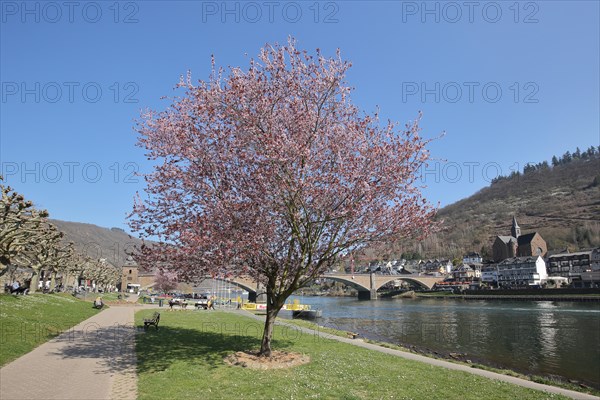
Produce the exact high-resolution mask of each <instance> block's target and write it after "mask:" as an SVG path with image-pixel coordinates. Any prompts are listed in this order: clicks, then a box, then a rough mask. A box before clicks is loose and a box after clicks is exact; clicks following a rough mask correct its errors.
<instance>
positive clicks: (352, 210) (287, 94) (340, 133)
mask: <svg viewBox="0 0 600 400" xmlns="http://www.w3.org/2000/svg"><path fill="white" fill-rule="evenodd" d="M212 65H213V68H212V73H211V75H210V77H209V78H208V80H206V81H199V82H198V83H197V84H193V83H192V79H191V77H190V75H189V74H188V77H187V79H185V80H184V79H182V81H181V82H180V84H179V85H178V86H179V88H180V89H182V90H183V91H184V92H185V93H184V94H183V95H182V96H180V97H175V98H173V99H171V101H172V104H171V106H170V108H168V109H167V110H165V111H162V112H154V111H147V112H144V113H143V114H142V119H141V121H140V122H139V125H138V132H139V134H140V137H139V143H138V144H139V146H141V147H142V148H144V149H145V150H146V154H147V157H148V158H149V159H150V160H153V161H154V162H155V164H156V166H155V168H154V171H153V172H152V173H150V174H148V175H147V176H146V177H145V178H146V183H147V188H146V195H145V196H144V197H142V196H140V195H138V196H137V198H136V200H135V204H134V209H133V213H132V216H131V218H130V221H131V222H130V223H131V226H132V228H133V229H134V230H137V231H138V232H140V234H141V235H142V237H145V238H153V239H156V238H158V239H159V242H160V243H159V244H158V245H155V246H152V247H147V248H145V251H142V252H141V254H140V257H141V258H142V259H143V260H144V261H142V263H147V264H152V263H161V264H169V265H171V266H172V267H173V270H175V271H177V272H178V274H179V276H180V278H181V277H183V278H185V279H193V278H194V277H197V276H204V275H206V274H212V275H213V276H220V277H230V276H235V275H246V276H252V277H255V278H256V279H258V280H259V281H260V282H261V283H262V284H263V285H264V287H265V288H266V295H267V315H266V321H265V329H264V333H263V338H262V343H261V349H260V352H259V354H260V355H264V356H270V355H271V339H272V335H273V324H274V321H275V318H276V317H277V315H278V312H279V310H280V309H281V307H282V306H283V305H284V304H285V301H286V299H287V298H288V297H289V296H290V295H291V294H292V293H293V292H294V291H295V290H297V289H298V288H300V287H302V286H304V285H306V284H308V283H309V282H310V281H312V280H314V279H315V278H317V277H318V276H320V275H321V274H322V273H323V272H324V271H326V270H327V269H328V268H329V267H331V266H332V265H333V264H334V263H335V262H336V260H337V259H338V257H339V256H341V255H344V254H348V253H349V252H351V251H355V250H357V249H360V248H363V247H365V246H369V245H371V244H374V243H376V242H381V241H385V240H390V239H393V240H399V239H401V238H403V237H409V236H415V235H416V236H425V235H427V234H428V232H429V231H430V230H431V229H432V222H431V219H432V217H433V215H434V211H435V210H434V209H433V207H431V206H430V205H429V204H428V203H427V201H426V200H425V199H424V198H423V196H422V194H421V187H420V186H419V185H418V184H417V180H418V178H419V169H420V167H421V166H422V165H423V164H424V163H426V162H427V160H428V157H429V155H428V151H427V150H426V148H425V147H426V145H427V144H428V142H429V141H428V140H425V139H423V138H422V137H421V136H420V134H419V131H420V129H419V126H418V121H419V119H420V117H419V118H417V119H416V120H415V121H413V122H410V123H409V124H407V125H405V126H404V127H403V128H399V127H398V126H397V124H396V123H394V122H391V121H388V122H386V123H381V122H380V120H379V118H378V115H377V113H375V114H372V115H370V114H365V113H362V112H361V111H359V109H358V107H356V106H355V105H353V104H352V102H351V99H350V93H351V88H350V87H349V86H348V84H347V83H346V81H345V74H346V72H347V70H348V68H349V67H350V63H349V62H346V61H344V60H342V59H341V57H340V52H339V50H338V53H337V56H336V57H334V58H327V57H325V56H323V55H322V54H321V52H320V51H319V50H318V49H317V50H316V54H315V55H314V56H313V55H310V54H309V53H307V52H306V51H301V50H298V49H297V47H296V43H295V41H294V39H290V40H289V41H288V43H287V45H278V44H275V45H266V46H265V48H263V49H262V50H261V51H260V54H259V56H258V58H257V59H256V60H255V59H252V60H250V62H249V66H248V67H247V68H245V69H243V68H238V67H234V68H229V69H228V70H227V71H225V70H224V69H222V68H219V69H217V68H216V67H215V62H214V59H213V62H212ZM374 79H375V78H374Z"/></svg>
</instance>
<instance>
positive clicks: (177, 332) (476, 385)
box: [136, 310, 565, 400]
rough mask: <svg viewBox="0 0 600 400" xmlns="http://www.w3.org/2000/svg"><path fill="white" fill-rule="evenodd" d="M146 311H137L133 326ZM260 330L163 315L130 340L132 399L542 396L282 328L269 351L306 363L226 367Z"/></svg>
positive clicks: (245, 321)
mask: <svg viewBox="0 0 600 400" xmlns="http://www.w3.org/2000/svg"><path fill="white" fill-rule="evenodd" d="M151 312H152V310H148V311H142V312H138V313H137V314H136V324H137V325H141V324H142V321H143V318H144V317H147V316H148V315H150V314H151ZM262 327H263V323H262V322H261V321H257V320H255V319H253V318H251V317H249V316H245V315H241V314H240V313H235V312H219V311H217V312H212V311H210V312H209V311H207V312H204V311H201V312H193V311H190V312H177V313H175V312H173V313H167V312H165V313H162V314H161V328H160V329H159V330H152V329H150V330H148V331H146V332H145V333H144V334H141V335H138V337H137V345H136V351H137V359H138V373H139V386H138V387H139V399H141V400H147V399H165V398H169V399H171V398H184V397H186V398H200V397H202V398H206V397H209V398H240V397H241V398H310V397H315V396H318V397H320V398H358V399H370V398H392V397H393V398H419V399H421V398H442V397H443V398H456V399H480V398H494V399H513V398H520V399H547V398H548V397H549V394H548V393H545V392H542V391H538V390H533V389H530V388H525V387H520V386H516V385H513V384H510V383H507V382H503V381H499V380H493V379H487V378H485V377H483V376H479V375H474V374H470V373H467V372H464V371H456V370H451V369H448V368H443V367H440V366H434V365H429V364H426V363H422V362H417V361H415V360H411V359H406V358H402V357H398V356H397V355H395V353H394V350H389V353H388V354H386V353H384V352H381V351H373V349H371V348H370V347H373V348H375V346H374V345H372V344H368V343H364V342H363V341H360V342H361V343H362V345H363V346H358V347H357V346H355V345H353V344H349V343H342V342H339V341H337V340H333V339H329V338H324V337H322V336H320V335H316V334H314V333H307V332H304V331H301V330H300V329H299V328H294V327H290V326H288V325H277V326H276V327H275V332H274V339H273V347H274V348H275V349H277V350H283V351H288V352H295V353H301V354H304V355H306V356H308V357H310V363H308V364H305V365H301V366H297V367H294V368H282V369H276V370H269V371H268V373H267V372H264V371H257V370H251V369H248V368H243V367H241V366H230V365H227V364H226V363H225V361H224V359H225V357H227V356H228V355H230V354H233V353H235V352H238V351H244V350H251V349H256V348H258V347H259V345H260V338H261V334H262ZM377 348H379V347H377ZM414 357H417V356H416V355H415V356H414ZM440 362H441V361H440ZM481 372H485V371H481ZM552 396H553V398H565V397H563V396H561V395H556V394H554V395H552Z"/></svg>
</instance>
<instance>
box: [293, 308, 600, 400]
mask: <svg viewBox="0 0 600 400" xmlns="http://www.w3.org/2000/svg"><path fill="white" fill-rule="evenodd" d="M285 323H291V324H293V325H297V326H300V327H303V328H308V329H313V330H316V331H319V332H323V333H326V334H329V335H334V336H339V337H343V338H356V337H360V336H357V334H356V333H354V332H348V331H343V330H339V329H334V328H329V327H326V326H321V325H319V324H317V323H315V322H312V321H304V320H298V319H293V320H287V319H286V320H285ZM361 339H363V340H364V341H365V342H367V343H373V344H375V345H378V346H382V347H385V348H389V349H395V350H399V351H404V352H408V353H413V354H418V355H421V356H425V357H428V358H432V359H438V360H445V361H449V362H452V363H456V364H459V365H466V366H469V367H470V368H476V369H482V370H485V371H491V372H494V373H497V374H502V375H506V376H511V377H516V378H519V379H523V380H527V381H531V382H535V383H540V384H544V385H550V386H556V387H560V388H564V389H567V390H572V391H576V392H581V393H584V394H590V395H593V396H598V397H600V388H594V387H592V386H590V385H588V384H586V383H583V382H579V381H574V380H567V379H565V378H563V377H560V376H555V375H546V376H543V375H533V374H528V373H527V372H526V371H521V372H518V371H513V370H510V369H506V368H502V367H501V366H499V365H496V364H493V363H490V362H488V361H487V360H483V359H480V358H477V357H473V356H472V355H469V354H467V353H459V352H441V351H434V350H431V349H427V348H425V347H422V346H416V345H412V344H409V343H399V344H392V343H387V342H381V341H378V340H371V339H367V338H361Z"/></svg>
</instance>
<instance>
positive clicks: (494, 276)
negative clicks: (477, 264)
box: [481, 264, 498, 285]
mask: <svg viewBox="0 0 600 400" xmlns="http://www.w3.org/2000/svg"><path fill="white" fill-rule="evenodd" d="M481 282H485V283H487V284H493V285H495V284H497V283H498V266H497V265H496V264H489V265H486V266H484V267H483V268H481Z"/></svg>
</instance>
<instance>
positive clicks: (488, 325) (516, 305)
mask: <svg viewBox="0 0 600 400" xmlns="http://www.w3.org/2000/svg"><path fill="white" fill-rule="evenodd" d="M293 299H299V300H300V303H301V304H310V305H311V306H312V308H313V309H315V308H317V309H321V310H323V317H322V318H321V319H320V320H319V321H318V323H319V324H320V325H324V326H330V327H335V328H338V329H342V330H346V331H352V332H357V333H359V334H360V335H361V336H363V337H366V338H369V339H374V340H379V341H383V342H388V343H394V344H402V345H405V346H406V345H413V346H417V348H425V349H428V350H429V351H432V352H439V353H442V354H448V353H450V352H453V353H466V356H465V358H467V359H470V360H472V361H473V362H482V363H485V364H488V365H493V366H496V367H503V368H509V369H512V370H515V371H520V372H526V373H531V374H535V375H548V374H550V375H558V376H561V377H564V378H567V379H573V380H577V381H582V382H586V383H588V384H591V385H593V386H595V387H600V304H599V303H576V302H551V301H536V302H533V301H532V302H529V301H485V300H476V301H475V300H468V301H467V300H462V299H424V298H419V299H389V300H374V301H359V300H356V299H354V298H348V297H306V296H305V297H293ZM286 314H287V313H285V312H282V313H281V315H280V316H282V317H284V318H286V317H289V316H287V315H286Z"/></svg>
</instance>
